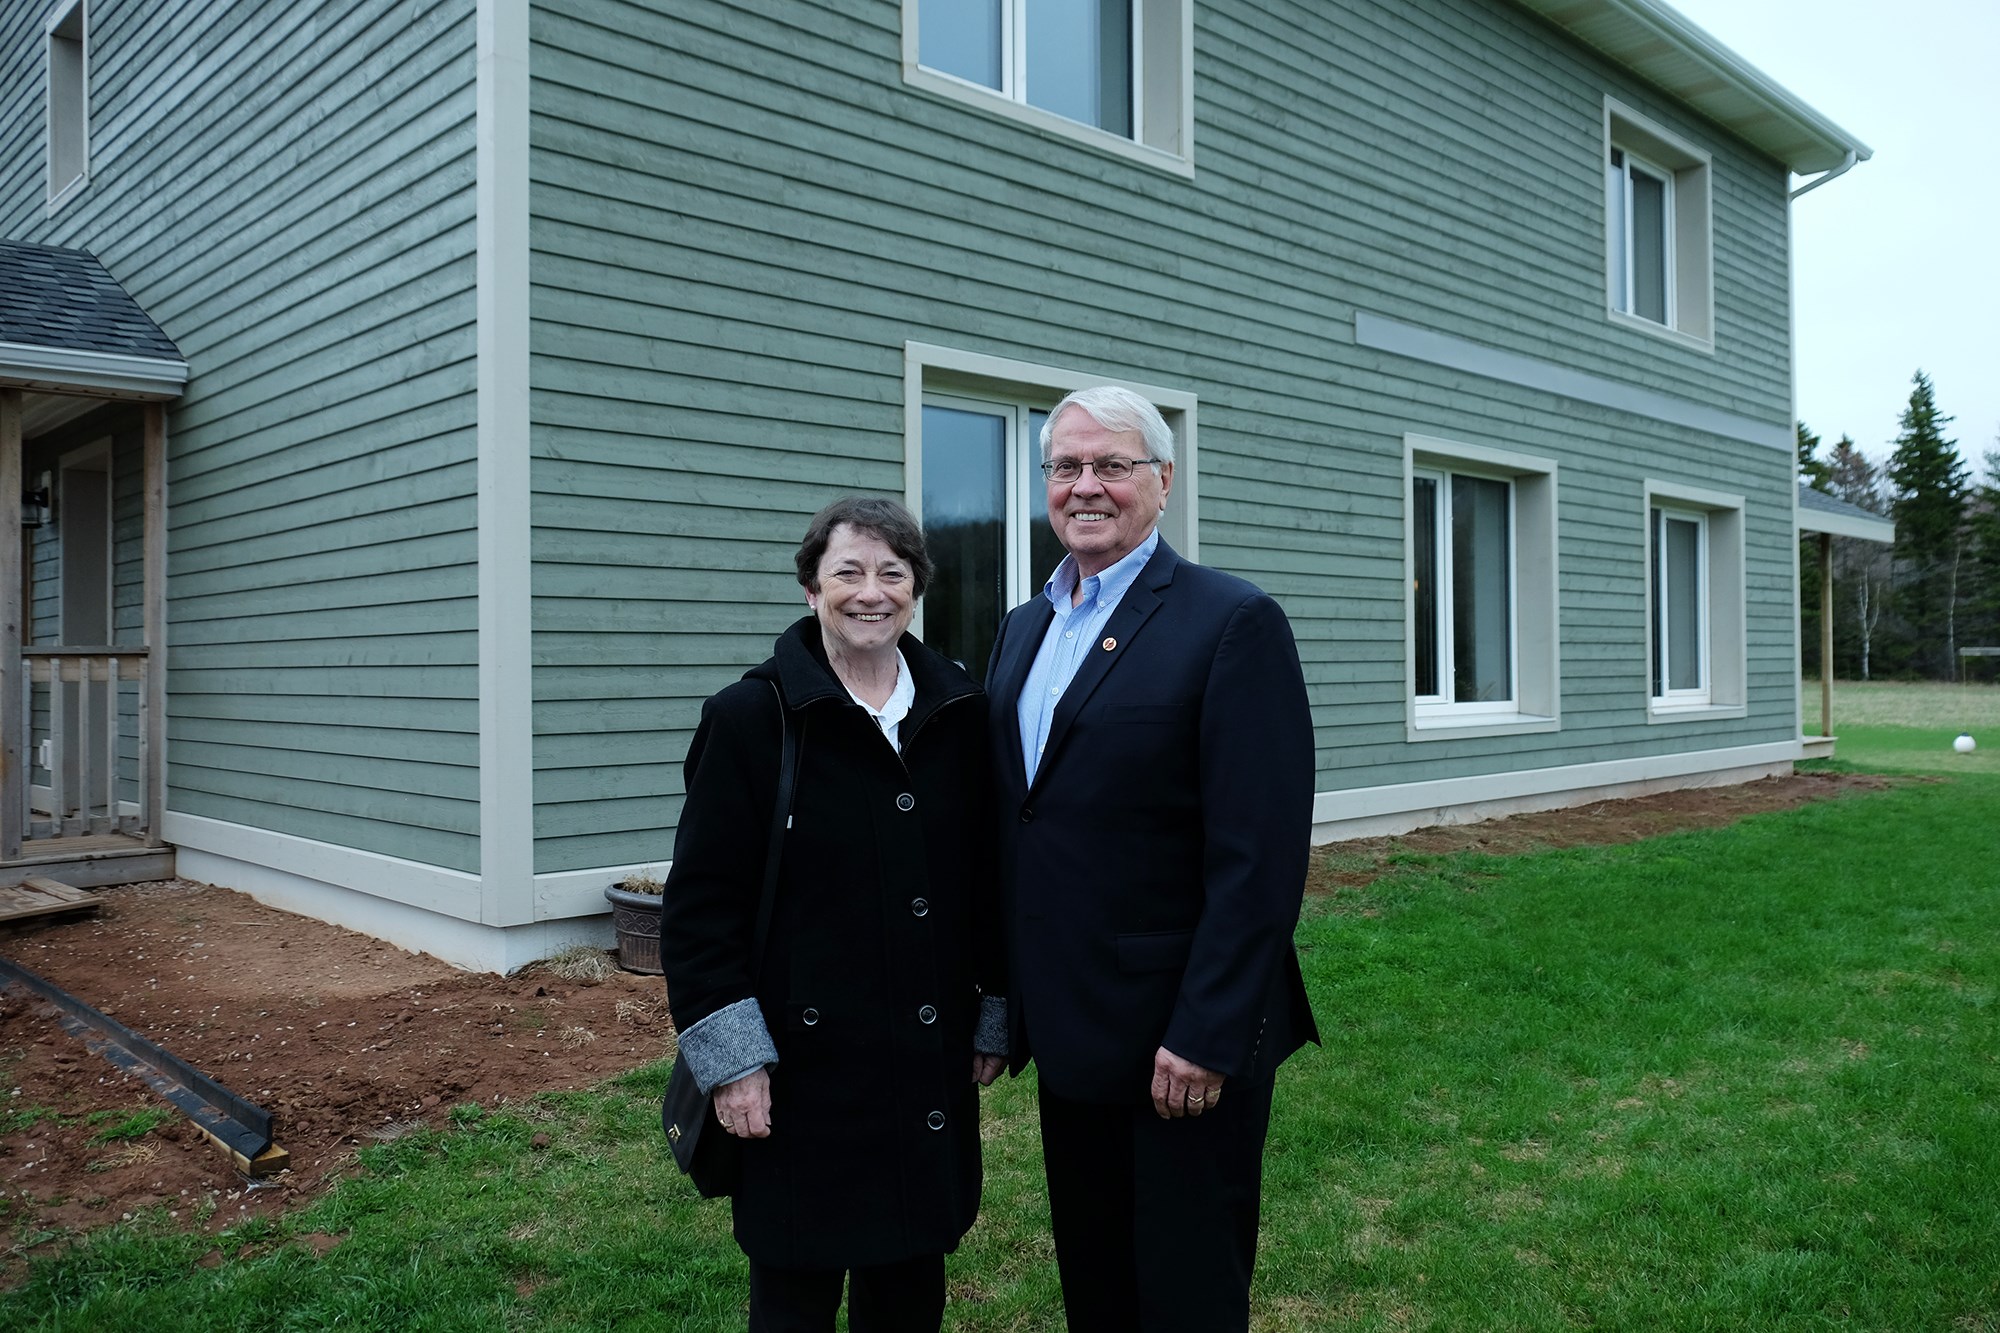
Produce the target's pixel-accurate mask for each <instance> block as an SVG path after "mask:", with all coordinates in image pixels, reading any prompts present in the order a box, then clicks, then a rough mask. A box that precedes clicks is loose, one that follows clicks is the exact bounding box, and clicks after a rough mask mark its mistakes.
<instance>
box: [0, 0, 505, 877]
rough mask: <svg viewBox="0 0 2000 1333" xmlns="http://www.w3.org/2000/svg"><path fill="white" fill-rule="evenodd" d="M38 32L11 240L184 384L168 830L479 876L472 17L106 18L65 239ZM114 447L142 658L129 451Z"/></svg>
mask: <svg viewBox="0 0 2000 1333" xmlns="http://www.w3.org/2000/svg"><path fill="white" fill-rule="evenodd" d="M45 10H46V6H40V5H37V6H26V5H14V6H9V7H7V8H6V10H5V12H4V16H0V235H5V236H8V237H13V238H18V239H22V240H29V241H34V242H38V243H43V244H50V245H66V246H77V247H81V248H85V249H88V250H90V251H91V252H92V253H93V254H95V255H97V256H98V258H99V259H101V260H102V261H103V262H104V264H105V265H106V267H108V268H109V269H110V270H111V272H112V273H113V275H115V276H116V277H117V278H118V279H119V281H120V282H122V283H123V284H124V285H125V287H126V288H127V290H129V291H130V292H131V293H132V295H133V296H134V297H135V298H136V299H137V300H138V301H139V303H140V304H141V305H142V306H144V307H145V308H146V310H147V311H148V313H149V314H151V315H152V316H153V318H154V319H155V320H157V321H158V322H159V324H160V325H161V326H162V327H163V328H164V329H165V330H166V331H167V333H168V335H169V336H170V337H172V338H173V339H174V341H175V342H176V344H177V345H178V346H179V347H180V349H181V351H182V353H183V354H184V355H185V356H186V358H187V360H188V362H189V364H190V366H191V367H192V370H193V379H192V383H191V386H190V390H189V393H188V394H187V396H186V397H184V398H183V399H182V400H181V401H180V402H179V403H178V404H176V405H174V406H173V407H172V408H171V409H170V412H169V415H168V449H169V464H168V482H169V491H170V497H171V498H170V503H171V506H172V508H171V518H170V538H169V542H170V549H169V557H168V574H169V580H170V600H169V606H168V622H169V624H168V639H169V653H168V667H169V675H168V692H169V699H168V708H169V714H170V718H171V725H170V728H169V742H170V743H169V758H170V766H169V769H168V774H167V779H168V787H169V808H170V809H172V810H175V811H181V812H185V813H188V814H195V815H202V816H206V817H208V818H212V819H218V820H224V821H228V822H232V823H242V824H249V825H253V826H255V827H259V828H266V829H273V830H277V831H280V832H284V833H290V834H295V835H297V836H301V837H307V838H316V839H323V840H326V841H330V842H335V843H339V844H342V845H345V846H351V847H357V848H362V849H366V850H369V851H375V852H382V853H386V854H389V855H394V856H399V857H406V858H409V859H412V860H416V861H421V862H426V863H430V864H435V865H442V866H448V867H452V868H455V869H461V870H475V869H477V867H478V863H479V856H478V842H477V836H478V826H479V821H478V785H479V784H478V749H479V746H478V709H477V698H478V661H477V648H476V632H477V604H476V583H477V579H476V567H475V560H476V546H477V542H476V525H477V516H476V506H475V499H474V496H475V491H476V477H475V468H474V459H475V457H476V442H475V420H474V404H473V392H474V378H475V367H474V355H475V345H474V294H473V281H474V274H473V270H474V233H473V210H474V202H473V184H474V180H473V153H474V141H473V128H474V127H473V118H474V108H473V83H474V49H473V46H474V6H473V4H472V3H470V0H403V2H400V3H390V0H358V2H356V3H349V4H344V5H338V6H325V5H279V4H263V5H245V4H241V3H233V4H225V3H222V0H182V2H180V3H174V4H159V5H153V4H147V5H112V4H93V5H92V6H91V9H90V99H91V106H90V154H91V156H90V181H89V185H88V187H87V188H86V189H85V190H84V191H83V192H82V193H81V194H80V195H78V196H77V197H75V198H73V199H71V200H69V201H68V202H67V203H66V204H65V205H64V206H63V207H62V208H60V209H59V210H57V212H56V213H55V215H54V216H53V217H49V216H47V210H46V207H45V202H44V201H45V189H44V185H43V174H42V173H43V157H42V141H41V135H42V128H41V127H42V124H43V115H42V106H41V97H42V75H41V59H42V57H41V41H42V38H41V29H42V23H43V19H44V17H45V13H44V11H45ZM117 439H118V449H117V454H116V459H115V486H116V514H115V520H116V533H117V555H116V598H115V602H116V615H117V624H118V627H119V632H120V635H121V637H124V638H129V639H137V638H138V637H139V635H140V633H141V616H142V608H141V605H140V588H141V576H142V569H141V559H140V548H139V542H140V529H141V525H142V513H141V508H140V490H139V487H140V482H141V476H140V471H139V455H138V452H137V451H138V447H139V440H138V437H137V431H136V425H135V424H134V423H133V422H131V421H128V422H127V423H126V428H125V433H124V434H120V435H119V436H118V437H117ZM52 541H53V533H45V534H37V536H36V539H35V543H34V547H33V552H34V558H33V566H32V568H33V575H34V582H33V610H34V614H35V625H36V637H37V640H38V641H44V639H45V636H44V635H43V633H42V629H43V627H44V626H45V625H47V626H49V627H50V628H51V630H52V629H53V623H54V622H53V619H52V618H53V617H54V616H55V614H56V603H57V584H56V564H55V548H54V546H53V545H52ZM131 753H134V754H135V753H136V750H135V749H134V750H132V751H131ZM128 762H129V761H128Z"/></svg>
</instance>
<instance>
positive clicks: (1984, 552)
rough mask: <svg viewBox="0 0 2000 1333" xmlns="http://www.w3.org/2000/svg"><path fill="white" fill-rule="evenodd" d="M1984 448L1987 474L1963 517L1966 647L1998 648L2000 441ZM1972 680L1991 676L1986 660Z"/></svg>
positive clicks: (1990, 667)
mask: <svg viewBox="0 0 2000 1333" xmlns="http://www.w3.org/2000/svg"><path fill="white" fill-rule="evenodd" d="M1995 445H1996V447H1995V448H1992V449H1988V450H1987V451H1986V473H1985V475H1984V477H1982V478H1981V483H1980V486H1979V489H1978V492H1977V493H1976V494H1975V495H1974V496H1973V499H1972V504H1971V507H1970V513H1969V514H1968V515H1967V517H1966V523H1965V527H1966V536H1967V547H1968V551H1967V559H1966V564H1967V567H1968V569H1967V572H1968V578H1967V579H1966V584H1967V593H1966V612H1967V619H1968V622H1969V623H1968V624H1967V625H1966V629H1965V640H1966V646H1968V647H1985V648H2000V441H1995ZM1981 667H1982V669H1980V670H1978V671H1976V673H1975V674H1974V677H1973V678H1974V679H1980V680H1991V679H1993V669H1994V668H1995V667H2000V662H1991V661H1989V662H1985V663H1983V664H1981Z"/></svg>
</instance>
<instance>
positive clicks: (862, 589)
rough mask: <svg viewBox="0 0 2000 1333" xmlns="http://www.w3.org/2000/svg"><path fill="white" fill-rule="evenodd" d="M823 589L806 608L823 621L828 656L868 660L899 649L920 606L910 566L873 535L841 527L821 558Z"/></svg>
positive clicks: (810, 596)
mask: <svg viewBox="0 0 2000 1333" xmlns="http://www.w3.org/2000/svg"><path fill="white" fill-rule="evenodd" d="M818 577H819V589H818V591H813V590H812V589H807V590H806V605H807V606H810V607H811V608H812V609H813V613H814V614H815V615H816V616H818V618H819V628H820V636H821V639H822V641H823V642H824V643H825V645H826V651H827V655H828V656H829V657H868V656H872V655H875V654H888V653H893V652H894V651H895V650H896V641H897V640H899V639H901V638H902V637H903V631H905V630H907V629H908V628H909V627H910V617H911V616H912V615H913V614H915V611H916V605H917V593H916V579H915V577H914V576H913V574H912V573H911V570H910V562H909V561H907V560H905V559H903V557H901V556H899V555H897V554H896V553H895V552H894V551H892V550H890V549H889V544H888V543H887V542H885V541H883V540H882V539H881V538H880V537H877V536H875V535H874V534H873V533H868V532H863V531H861V530H860V529H859V528H856V527H853V526H852V525H850V524H847V523H843V524H841V525H840V526H839V527H837V528H835V529H834V530H833V535H832V536H831V537H830V538H828V540H827V544H826V554H825V555H822V556H821V557H820V558H819V576H818Z"/></svg>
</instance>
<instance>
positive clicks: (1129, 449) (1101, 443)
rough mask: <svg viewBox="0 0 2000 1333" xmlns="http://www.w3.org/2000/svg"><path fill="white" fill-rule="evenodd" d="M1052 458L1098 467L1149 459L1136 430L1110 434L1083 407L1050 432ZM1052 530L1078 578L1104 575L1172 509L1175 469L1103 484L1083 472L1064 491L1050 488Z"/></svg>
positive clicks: (1144, 471) (1145, 470)
mask: <svg viewBox="0 0 2000 1333" xmlns="http://www.w3.org/2000/svg"><path fill="white" fill-rule="evenodd" d="M1049 457H1050V458H1074V459H1076V460H1077V461H1078V462H1080V463H1094V462H1096V461H1097V460H1098V459H1100V458H1113V457H1116V458H1129V459H1131V460H1133V461H1134V462H1137V461H1138V460H1139V459H1142V458H1145V457H1147V452H1146V437H1145V436H1143V435H1141V434H1140V433H1139V432H1138V431H1136V430H1130V431H1109V430H1106V429H1105V428H1104V427H1103V426H1100V425H1099V424H1097V418H1095V417H1093V416H1091V415H1090V413H1088V412H1086V411H1084V410H1083V409H1082V408H1080V407H1066V408H1064V409H1063V413H1062V415H1061V416H1059V417H1057V418H1056V420H1055V424H1054V425H1053V426H1051V427H1050V428H1049ZM1048 488H1049V524H1050V526H1052V527H1053V528H1055V530H1056V537H1057V539H1058V540H1060V541H1061V542H1062V544H1063V545H1064V546H1065V547H1067V548H1068V549H1069V553H1070V554H1071V555H1073V556H1075V557H1076V564H1077V569H1078V570H1079V571H1080V575H1079V577H1082V578H1089V577H1090V576H1091V575H1092V574H1098V573H1102V572H1103V571H1104V570H1107V569H1109V568H1110V567H1111V566H1113V565H1115V564H1117V563H1118V562H1119V561H1120V560H1122V559H1124V558H1125V557H1126V556H1128V555H1130V554H1131V553H1132V552H1133V551H1135V550H1137V549H1138V548H1139V544H1140V543H1141V542H1143V541H1145V540H1146V538H1147V536H1148V535H1149V534H1151V532H1152V531H1153V528H1154V526H1155V525H1157V524H1158V523H1159V521H1160V515H1161V514H1162V513H1164V512H1165V510H1166V507H1167V496H1168V494H1169V493H1170V492H1171V491H1172V490H1173V488H1174V465H1173V464H1172V463H1162V464H1161V465H1159V466H1158V467H1151V466H1146V467H1140V468H1138V469H1137V470H1136V471H1134V472H1133V473H1132V475H1131V476H1130V477H1128V478H1126V479H1125V480H1124V481H1113V482H1104V481H1099V480H1098V479H1097V473H1096V472H1095V471H1093V470H1091V469H1089V468H1086V469H1084V473H1083V475H1082V476H1080V477H1078V478H1077V479H1076V480H1075V481H1073V482H1070V483H1068V484H1067V485H1064V484H1062V483H1060V482H1054V481H1052V482H1050V483H1048Z"/></svg>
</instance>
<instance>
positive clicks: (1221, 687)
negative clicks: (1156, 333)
mask: <svg viewBox="0 0 2000 1333" xmlns="http://www.w3.org/2000/svg"><path fill="white" fill-rule="evenodd" d="M1053 618H1054V612H1053V611H1052V609H1051V608H1050V606H1049V603H1048V599H1047V598H1046V597H1040V596H1038V597H1036V598H1035V599H1034V600H1033V601H1031V602H1029V603H1027V604H1026V605H1024V606H1020V607H1017V608H1015V610H1014V611H1012V612H1011V613H1010V614H1009V615H1008V616H1007V618H1006V620H1005V621H1004V622H1003V623H1002V624H1001V627H1000V635H999V638H998V640H997V641H996V642H995V644H994V647H993V657H992V662H991V664H990V667H989V669H988V672H987V682H986V686H987V690H988V692H989V694H990V695H991V697H992V711H991V716H992V727H993V752H994V758H995V764H996V768H997V773H998V787H999V791H998V801H997V805H998V808H999V810H1000V816H1001V819H1002V828H1001V838H1000V845H1001V874H1002V885H1003V905H1004V910H1005V912H1006V921H1007V928H1008V943H1009V946H1010V947H1009V955H1010V958H1011V960H1012V962H1011V969H1010V970H1011V976H1010V985H1009V990H1008V995H1009V1006H1008V1009H1009V1021H1010V1024H1011V1027H1012V1031H1011V1033H1010V1040H1011V1046H1010V1050H1011V1057H1010V1060H1011V1064H1012V1067H1013V1069H1014V1071H1015V1072H1017V1073H1018V1072H1019V1071H1020V1070H1021V1068H1022V1067H1023V1066H1025V1065H1026V1063H1027V1062H1028V1060H1029V1059H1031V1058H1032V1059H1033V1060H1034V1061H1035V1064H1036V1068H1037V1070H1038V1072H1039V1077H1040V1078H1041V1080H1042V1082H1043V1083H1044V1084H1045V1085H1047V1086H1048V1088H1049V1089H1050V1090H1051V1091H1053V1092H1056V1093H1058V1094H1060V1095H1062V1096H1065V1097H1068V1098H1071V1099H1074V1100H1078V1101H1092V1102H1127V1101H1134V1100H1137V1101H1143V1100H1145V1099H1146V1097H1147V1094H1148V1089H1149V1087H1150V1085H1151V1082H1152V1077H1153V1053H1154V1051H1155V1049H1156V1048H1158V1047H1160V1046H1165V1047H1166V1048H1167V1049H1168V1050H1170V1051H1172V1052H1174V1053H1175V1054H1176V1055H1179V1056H1181V1057H1182V1058H1183V1059H1187V1060H1192V1061H1193V1062H1194V1063H1195V1064H1198V1065H1201V1066H1203V1067H1204V1068H1207V1069H1212V1070H1216V1071H1218V1072H1220V1073H1222V1074H1224V1075H1226V1076H1228V1077H1230V1078H1235V1079H1246V1078H1255V1077H1261V1076H1264V1075H1266V1074H1268V1073H1269V1072H1270V1071H1271V1070H1272V1069H1275V1068H1276V1066H1277V1064H1278V1062H1279V1061H1281V1060H1283V1059H1284V1058H1285V1057H1286V1056H1287V1055H1289V1054H1291V1052H1293V1051H1295V1050H1297V1049H1298V1048H1299V1047H1300V1046H1301V1045H1303V1044H1304V1043H1305V1042H1307V1041H1317V1040H1318V1039H1319V1033H1318V1030H1317V1028H1316V1027H1315V1026H1314V1023H1313V1017H1312V1011H1311V1010H1310V1009H1309V1008H1308V1007H1307V1005H1306V996H1305V987H1304V984H1303V983H1302V981H1301V980H1300V976H1299V964H1298V957H1297V955H1296V953H1295V952H1294V950H1293V946H1292V931H1293V929H1294V928H1295V927H1296V926H1297V924H1298V916H1299V904H1300V900H1301V897H1302V895H1303V892H1304V885H1305V874H1306V861H1307V857H1308V855H1309V850H1308V848H1309V839H1310V836H1311V831H1312V799H1313V785H1314V784H1313V776H1314V762H1313V730H1312V718H1311V715H1310V713H1309V712H1308V709H1307V706H1306V690H1305V680H1304V677H1303V675H1302V673H1301V671H1300V669H1299V656H1298V648H1297V646H1296V644H1295V643H1294V642H1293V639H1292V631H1291V625H1290V624H1289V623H1288V622H1287V621H1286V619H1285V615H1284V612H1283V611H1281V610H1280V609H1279V607H1278V604H1277V603H1276V602H1274V601H1272V600H1271V599H1270V598H1269V597H1267V596H1265V595H1264V594H1263V593H1262V592H1260V591H1258V589H1257V588H1256V587H1254V586H1253V585H1251V584H1249V583H1246V582H1244V581H1243V580H1242V579H1239V578H1235V577H1233V576H1231V575H1228V574H1224V573H1221V572H1219V571H1217V570H1213V569H1208V568H1206V567H1204V566H1201V565H1197V564H1194V563H1192V562H1190V561H1187V560H1183V559H1181V557H1180V556H1179V555H1177V554H1175V553H1174V551H1173V550H1172V549H1171V548H1169V547H1168V546H1167V544H1166V543H1165V542H1164V541H1163V542H1161V543H1160V545H1159V548H1158V549H1157V550H1156V551H1155V552H1154V554H1153V557H1152V559H1151V560H1149V561H1147V563H1146V566H1145V568H1144V569H1143V570H1142V571H1141V572H1140V574H1139V578H1138V580H1137V581H1136V582H1135V583H1134V584H1133V585H1132V587H1131V589H1130V590H1129V591H1127V592H1126V594H1125V597H1124V599H1123V600H1122V601H1121V602H1120V604H1119V606H1118V608H1117V609H1116V610H1115V611H1114V612H1112V615H1111V619H1110V621H1109V622H1108V623H1107V624H1106V626H1105V629H1104V631H1103V634H1102V636H1101V637H1100V640H1099V642H1098V644H1097V645H1095V646H1094V647H1092V648H1091V650H1090V652H1089V654H1088V655H1087V656H1086V657H1085V659H1084V662H1083V665H1082V667H1081V668H1080V669H1079V670H1078V671H1077V674H1076V678H1075V679H1074V680H1073V681H1072V682H1071V684H1070V686H1069V688H1068V689H1067V690H1066V691H1064V693H1063V696H1062V698H1061V700H1060V701H1059V703H1058V705H1057V708H1056V712H1055V717H1054V720H1053V723H1052V725H1051V727H1050V730H1049V737H1048V742H1047V746H1046V748H1045V749H1044V751H1043V755H1042V762H1041V765H1040V767H1039V769H1038V771H1037V773H1036V775H1035V780H1034V783H1033V784H1032V785H1030V784H1029V783H1028V782H1027V780H1026V768H1025V766H1024V765H1023V763H1022V760H1021V738H1020V726H1019V713H1018V707H1017V706H1018V703H1019V700H1020V696H1021V687H1022V684H1023V682H1024V681H1025V680H1026V678H1027V675H1028V670H1029V668H1030V667H1031V666H1032V665H1033V663H1034V660H1035V654H1036V652H1037V651H1038V650H1039V649H1040V647H1041V642H1042V638H1043V634H1044V632H1045V631H1046V630H1047V629H1048V626H1049V622H1050V621H1051V620H1052V619H1053Z"/></svg>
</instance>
